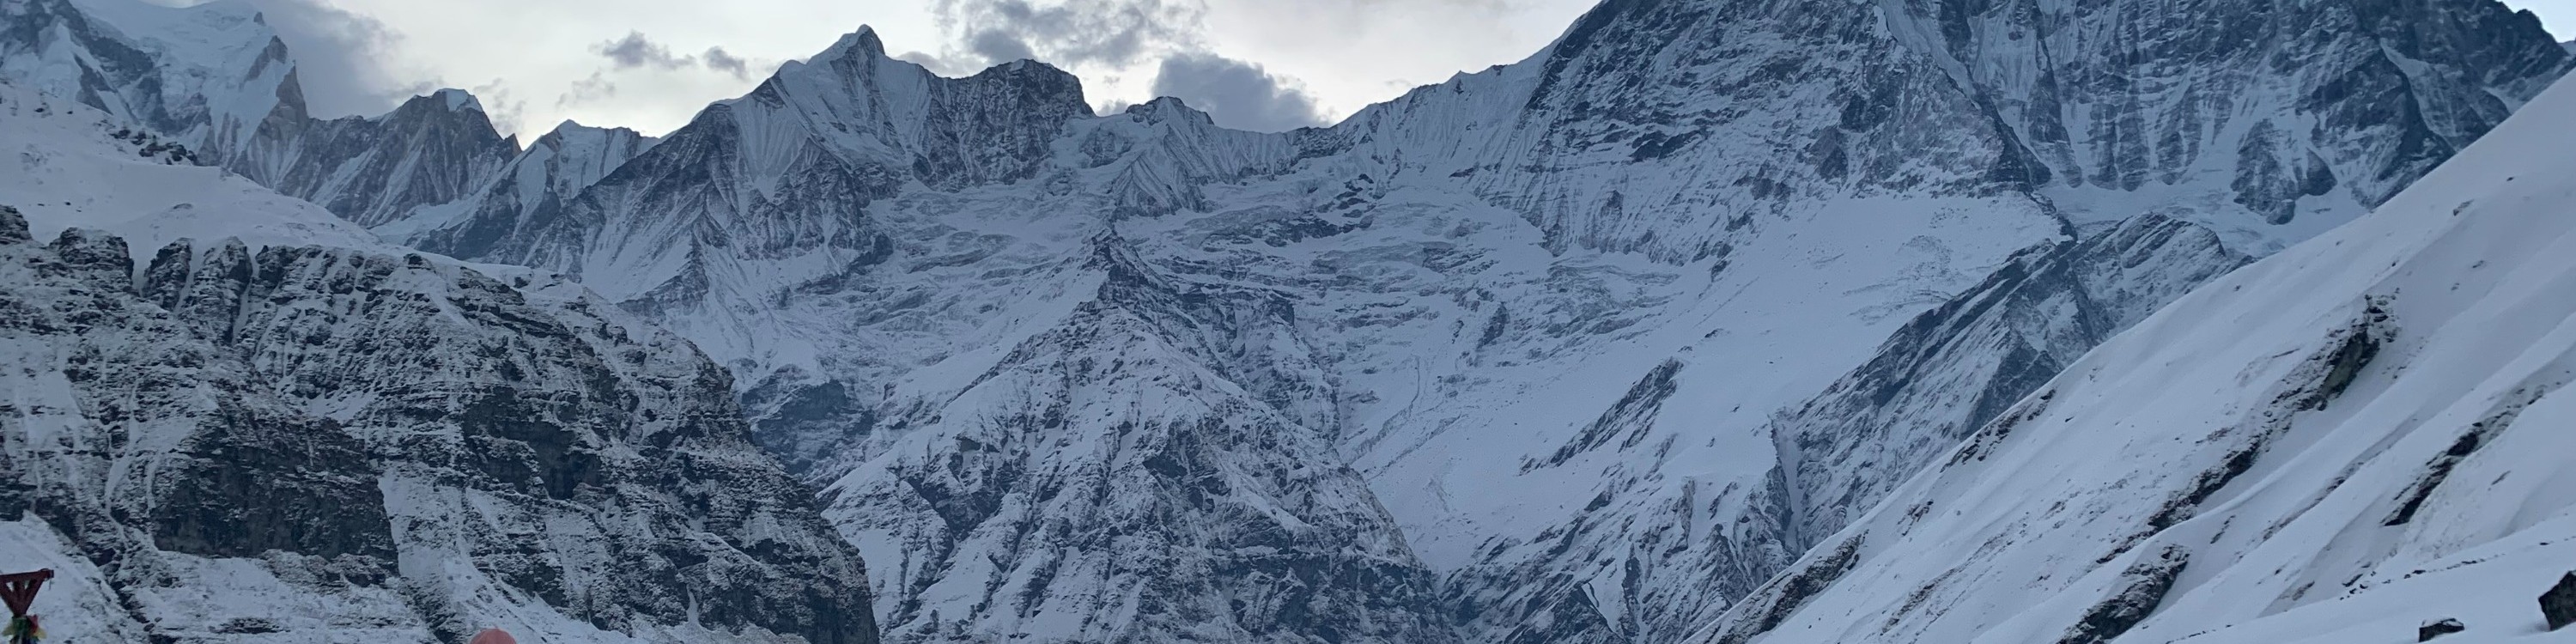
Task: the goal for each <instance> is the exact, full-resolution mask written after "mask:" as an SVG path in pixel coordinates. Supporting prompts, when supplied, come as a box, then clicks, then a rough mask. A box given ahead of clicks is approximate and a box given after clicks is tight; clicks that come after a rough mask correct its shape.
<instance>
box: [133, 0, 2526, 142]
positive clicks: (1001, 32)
mask: <svg viewBox="0 0 2576 644" xmlns="http://www.w3.org/2000/svg"><path fill="white" fill-rule="evenodd" d="M156 1H162V2H187V1H189V0H156ZM226 1H243V2H250V3H253V4H256V5H259V6H260V7H261V8H262V9H263V10H265V11H266V12H267V13H268V14H269V15H270V17H271V23H272V24H274V25H276V26H277V27H278V29H279V30H280V31H281V32H282V33H284V34H285V36H286V38H287V42H288V44H289V45H290V46H291V47H294V48H295V49H296V50H297V52H298V58H299V59H300V60H301V61H302V65H303V67H304V69H305V74H304V82H305V85H306V89H307V94H308V95H309V96H310V98H311V100H312V102H313V103H314V107H315V110H316V111H317V112H319V113H320V115H323V116H340V115H348V114H376V113H382V112H384V111H387V110H389V109H391V108H392V106H393V105H394V104H396V103H398V102H400V101H401V100H402V99H403V98H406V97H409V96H412V95H415V94H425V93H427V92H428V91H429V90H432V89H436V88H439V87H461V88H467V89H471V90H474V92H475V93H476V94H477V95H478V96H480V97H481V98H482V100H483V103H484V105H485V106H486V107H487V108H489V110H490V111H491V112H492V113H493V116H494V117H495V120H496V121H497V124H498V125H500V126H501V127H502V128H503V129H504V130H507V131H511V132H517V133H522V134H524V135H527V136H534V135H536V134H539V133H542V132H543V131H544V130H546V129H550V128H552V127H553V126H554V124H556V123H558V122H561V121H564V120H567V119H573V120H579V121H581V122H583V123H587V124H592V125H615V126H626V127H632V128H636V129H639V130H643V131H645V132H647V133H652V134H659V133H663V132H667V131H669V130H671V129H673V128H677V127H679V126H680V125H682V124H684V123H686V122H688V119H689V118H690V117H691V116H692V115H694V114H696V113H697V111H698V110H699V109H701V108H703V107H704V106H705V105H706V104H707V103H709V102H712V101H716V100H721V99H726V98H731V97H735V96H739V95H741V94H743V93H745V92H747V91H749V90H750V89H751V88H752V87H753V86H754V85H756V84H758V83H759V81H760V80H761V79H762V78H764V77H766V76H767V75H768V74H769V72H770V71H771V70H773V69H775V68H776V67H777V66H778V65H779V64H780V63H782V62H784V61H788V60H795V59H802V58H804V57H806V56H810V55H812V54H813V53H815V52H817V51H820V50H822V49H823V48H824V47H826V46H829V45H830V44H832V42H833V41H835V40H837V39H839V37H840V36H841V35H843V34H846V33H849V32H852V31H855V30H857V29H858V28H859V26H860V25H872V26H874V27H875V28H876V30H877V33H878V34H879V36H880V37H881V38H882V39H883V40H884V41H885V43H886V48H887V50H888V52H889V53H893V54H897V55H899V56H903V57H905V58H908V59H912V60H915V61H916V62H921V63H924V64H925V65H927V66H930V67H931V68H932V69H933V70H934V71H937V72H940V73H942V74H945V75H950V76H962V75H967V74H971V73H973V72H975V71H976V70H979V69H982V68H983V67H985V66H987V65H990V64H994V63H999V62H1005V61H1007V60H1010V59H1013V58H1018V57H1033V58H1036V59H1039V60H1042V61H1046V62H1048V63H1051V64H1054V65H1056V66H1058V67H1063V68H1065V69H1067V70H1068V71H1072V72H1074V73H1075V74H1077V75H1080V76H1081V77H1082V78H1083V80H1084V86H1085V88H1086V91H1087V93H1088V96H1089V98H1090V99H1091V101H1092V102H1093V103H1094V105H1095V106H1097V107H1099V108H1101V109H1116V108H1118V107H1119V106H1122V105H1125V104H1128V103H1134V102H1141V101H1144V100H1146V99H1148V98H1152V97H1153V96H1156V95H1159V94H1172V95H1177V96H1181V97H1182V98H1183V99H1185V100H1189V101H1190V102H1191V103H1192V104H1194V105H1200V106H1201V107H1203V108H1206V109H1208V110H1209V111H1211V112H1212V113H1213V114H1214V116H1215V117H1216V118H1217V119H1218V120H1219V122H1220V123H1224V124H1227V125H1231V126H1235V127H1245V128H1251V129H1265V130H1279V129H1287V128H1290V127H1295V126H1298V125H1309V124H1323V123H1330V122H1333V121H1336V120H1339V119H1341V118H1342V117H1345V116H1348V115H1349V114H1351V113H1352V112H1353V111H1356V110H1358V109H1360V108H1362V107H1365V106H1367V105H1369V104H1371V103H1376V102H1380V101H1384V100H1387V99H1390V98H1393V97H1395V96H1396V95H1398V94H1401V93H1403V92H1404V91H1405V90H1407V89H1410V88H1413V87H1416V86H1420V85H1425V84H1430V83H1437V82H1440V81H1442V80H1444V79H1446V78H1448V77H1449V76H1450V75H1451V74H1455V73H1458V72H1462V71H1475V70H1480V69H1484V68H1485V67H1488V66H1492V65H1497V64H1503V63H1509V62H1513V61H1517V60H1519V59H1521V58H1524V57H1527V56H1529V55H1530V54H1531V53H1533V52H1536V51H1537V50H1538V49H1539V48H1540V47H1543V46H1545V45H1546V44H1547V43H1548V41H1550V40H1553V39H1554V38H1555V37H1556V36H1557V34H1558V33H1559V32H1561V31H1562V30H1563V29H1565V27H1566V26H1567V25H1569V24H1571V23H1572V22H1573V21H1574V19H1575V18H1576V17H1577V16H1579V15H1580V14H1581V13H1582V12H1583V11H1584V10H1586V9H1589V8H1591V6H1592V4H1593V3H1594V0H1297V1H1294V2H1280V1H1277V0H721V1H719V0H439V1H436V2H423V1H420V0H226ZM2507 3H2508V4H2511V5H2513V6H2516V7H2521V8H2527V9H2531V10H2533V11H2535V12H2537V13H2539V14H2540V15H2541V16H2542V17H2543V19H2544V20H2546V21H2548V22H2549V26H2550V27H2551V29H2552V32H2553V33H2558V34H2576V0H2507ZM2571 37H2576V36H2571Z"/></svg>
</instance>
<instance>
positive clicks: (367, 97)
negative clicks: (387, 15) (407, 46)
mask: <svg viewBox="0 0 2576 644" xmlns="http://www.w3.org/2000/svg"><path fill="white" fill-rule="evenodd" d="M252 6H254V7H257V8H258V9H259V12H260V15H261V16H262V17H263V18H265V19H266V20H267V21H268V26H269V28H270V29H272V30H275V31H276V32H277V38H278V40H281V41H284V42H285V43H286V48H287V50H288V51H290V52H292V54H293V55H294V56H295V68H296V80H297V81H298V82H299V83H300V84H301V85H303V89H304V102H305V105H306V107H307V109H309V110H310V111H311V112H312V113H313V114H314V115H315V116H322V117H336V116H346V115H351V114H364V115H375V114H382V113H385V112H389V111H392V110H393V108H394V106H395V105H399V104H401V103H402V101H403V100H404V99H407V98H410V97H411V96H412V95H413V94H414V93H415V92H412V91H410V90H411V89H412V86H413V85H415V84H417V83H414V82H411V79H416V78H419V77H421V76H424V75H426V74H422V73H406V72H398V71H395V70H391V69H387V67H386V64H387V63H386V61H389V60H392V59H393V58H394V56H393V54H394V52H395V50H396V48H397V47H398V46H399V45H400V44H401V43H402V38H403V37H402V33H401V32H398V31H395V30H394V29H393V28H391V27H387V26H385V23H383V22H381V21H378V20H376V19H374V18H370V17H367V16H362V15H358V14H355V13H351V12H349V11H347V10H343V9H340V8H338V7H334V6H331V5H330V4H327V3H325V2H324V1H323V0H255V1H254V2H253V3H252Z"/></svg>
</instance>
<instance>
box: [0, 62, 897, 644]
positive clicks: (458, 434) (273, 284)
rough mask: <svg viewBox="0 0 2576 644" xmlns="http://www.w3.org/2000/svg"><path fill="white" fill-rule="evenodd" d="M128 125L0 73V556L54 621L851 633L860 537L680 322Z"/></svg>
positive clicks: (670, 637) (231, 635)
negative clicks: (435, 248)
mask: <svg viewBox="0 0 2576 644" xmlns="http://www.w3.org/2000/svg"><path fill="white" fill-rule="evenodd" d="M131 127H132V124H131V123H130V122H125V121H122V120H120V119H117V118H115V117H112V116H109V115H107V114H104V113H101V112H97V111H94V110H91V109H89V108H86V107H84V106H82V105H80V104H78V103H72V102H64V101H60V100H58V99H57V97H53V96H47V95H44V94H42V93H40V92H32V91H28V90H26V89H24V88H20V87H17V86H15V85H12V84H9V83H6V82H0V149H6V150H8V151H9V153H10V155H11V156H12V157H13V158H15V159H17V163H18V165H16V166H14V167H13V168H12V172H8V173H0V192H5V193H7V194H10V195H13V198H25V199H29V200H30V201H29V204H30V205H29V207H28V208H27V209H26V212H25V215H26V216H21V213H20V211H19V210H17V209H5V214H0V278H5V279H0V284H5V285H6V286H5V287H0V363H5V364H7V365H8V366H7V367H6V368H0V372H5V375H0V380H6V381H7V382H6V383H0V392H6V393H0V453H5V456H0V472H6V475H5V476H0V478H5V480H6V482H5V483H0V517H5V518H6V519H7V521H6V522H5V523H0V525H5V527H0V533H5V534H4V535H0V559H5V560H8V561H18V562H27V561H41V562H46V564H47V565H52V566H55V567H57V568H59V569H61V570H63V571H66V574H67V575H68V577H67V578H66V580H65V582H64V583H62V584H58V585H57V587H56V588H53V589H51V590H52V591H55V592H49V593H47V597H48V598H49V599H46V600H44V601H41V602H40V603H39V606H38V610H39V611H41V612H43V613H44V614H46V615H48V616H49V617H52V618H54V619H53V620H52V621H49V623H50V624H52V625H55V626H57V627H59V628H58V629H57V631H56V632H57V633H58V634H60V635H62V636H68V637H72V638H74V640H75V641H98V642H143V641H182V642H197V641H289V642H347V641H419V642H431V641H455V640H458V639H461V636H462V635H463V634H465V633H466V632H468V631H470V630H471V629H474V628H480V627H484V626H503V627H508V628H511V629H512V630H514V631H518V632H520V633H522V634H528V635H534V636H537V637H542V638H545V639H546V641H567V642H591V641H596V642H637V641H648V642H649V641H690V642H698V641H709V640H714V641H758V642H769V641H778V640H780V639H782V638H783V639H787V640H790V641H794V640H799V639H801V640H802V641H811V642H825V641H839V642H873V641H875V637H876V636H875V627H874V624H873V617H872V616H873V613H872V611H871V610H870V608H869V603H870V602H869V595H868V592H867V581H866V575H865V572H864V569H863V568H862V566H861V564H860V560H859V559H858V558H857V555H856V554H855V553H853V552H852V551H851V550H850V549H849V548H848V546H847V545H846V543H845V542H843V541H842V540H841V539H840V538H839V537H838V535H836V534H835V533H834V532H833V531H832V530H831V529H830V528H829V527H828V526H827V524H825V523H824V522H823V521H822V519H821V518H820V516H819V514H818V513H817V508H816V507H815V506H814V505H813V503H812V491H811V488H809V487H807V486H805V485H801V484H799V483H798V482H796V481H795V480H794V479H792V478H790V477H789V476H788V475H787V474H786V473H785V472H784V471H783V470H782V469H781V468H780V467H779V466H778V465H777V463H776V461H774V460H773V459H771V458H769V457H768V456H767V455H766V454H764V453H763V452H761V450H759V449H758V448H757V447H755V446H754V445H753V444H752V443H750V442H749V441H747V440H746V438H745V437H746V434H747V431H748V427H747V426H746V425H745V424H744V422H743V421H742V414H741V412H740V410H739V407H738V406H737V405H736V404H735V402H734V395H733V393H732V390H733V387H732V386H731V381H730V378H729V377H728V375H727V374H726V373H725V372H724V371H723V370H722V369H721V368H719V367H717V366H716V365H715V364H713V363H712V362H709V361H708V360H706V359H705V357H704V356H703V354H700V353H699V352H698V351H697V350H696V349H695V348H694V347H693V346H691V345H690V344H689V343H688V342H687V341H685V340H682V339H680V338H678V337H677V336H674V335H671V334H669V333H667V332H664V331H660V330H658V329H655V328H654V327H651V326H650V325H648V324H645V323H643V322H641V321H638V320H635V319H633V318H632V317H631V316H628V315H625V314H623V313H621V312H619V310H618V308H617V307H616V306H615V305H613V304H611V303H609V302H607V301H605V300H601V299H599V298H597V297H596V296H595V295H593V294H591V293H590V292H589V291H587V290H586V289H583V288H581V287H580V286H579V285H577V284H574V283H571V282H569V281H567V280H564V279H562V278H560V277H553V276H546V275H540V274H536V273H530V272H526V271H521V270H516V269H506V268H498V267H489V266H486V267H482V268H480V269H475V268H468V267H465V266H463V265H461V264H459V263H458V262H456V261H454V260H450V259H446V258H439V257H432V256H425V255H420V254H417V253H407V252H405V251H403V250H402V249H400V248H399V247H394V246H390V245H387V244H385V243H383V242H381V241H378V240H376V239H375V238H374V237H373V236H372V235H369V234H368V233H367V232H366V230H365V229H362V228H358V227H356V226H355V225H354V224H350V223H348V222H345V221H343V220H340V219H338V218H337V217H335V216H333V215H331V214H330V213H328V212H325V211H323V210H321V209H320V208H319V207H317V206H314V205H312V204H309V203H306V202H303V201H299V200H296V199H292V198H288V197H284V196H281V195H278V194H276V193H274V192H271V191H268V190H265V189H263V188H260V187H259V186H257V185H255V184H251V183H249V182H248V181H246V180H244V179H242V178H241V177H240V176H238V175H234V174H231V173H228V172H224V171H221V170H218V169H215V168H205V167H197V166H193V165H188V164H184V163H172V162H171V161H172V159H170V158H168V157H166V156H153V155H148V154H144V153H143V152H145V151H149V150H152V149H153V147H152V146H153V144H148V143H141V142H138V141H136V140H135V137H133V136H131V135H130V133H120V132H126V131H128V130H129V129H130V128H131ZM30 218H32V219H35V220H36V221H35V222H34V225H32V226H31V225H30V221H29V219H30ZM92 225H94V226H101V227H106V228H112V229H114V230H116V231H118V232H119V233H122V234H123V235H124V237H122V238H120V237H119V236H118V235H114V234H109V233H105V232H101V231H99V230H98V229H92V228H84V227H83V226H92ZM234 235H238V237H234ZM210 238H211V239H219V240H222V241H217V242H213V243H201V242H198V241H193V240H197V239H210ZM241 238H249V239H252V240H254V241H253V243H244V242H242V241H239V240H240V239H241ZM124 239H136V240H142V242H143V244H144V245H145V247H146V248H157V249H158V250H157V251H155V252H151V253H148V254H145V255H143V256H141V257H136V256H134V255H132V254H130V253H129V252H128V249H127V247H126V242H125V241H123V240H124ZM46 240H51V241H50V243H48V242H47V241H46ZM309 242H324V243H329V244H333V246H312V245H303V244H305V243H309ZM495 271H498V272H495ZM56 598H58V599H56ZM54 601H61V602H62V603H59V604H52V603H47V602H54Z"/></svg>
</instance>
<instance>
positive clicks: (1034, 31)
mask: <svg viewBox="0 0 2576 644" xmlns="http://www.w3.org/2000/svg"><path fill="white" fill-rule="evenodd" d="M933 14H934V16H936V20H937V21H938V22H939V24H940V27H941V28H942V29H944V30H946V31H948V32H949V34H950V35H951V36H952V37H957V38H959V39H960V40H961V41H962V44H963V46H964V48H965V52H964V53H968V54H973V55H975V56H977V57H980V58H983V59H984V62H985V63H986V64H993V63H1003V62H1009V61H1012V60H1018V59H1022V58H1032V59H1037V60H1040V61H1044V62H1047V63H1052V64H1055V65H1058V66H1104V67H1125V66H1128V65H1132V64H1135V63H1137V62H1139V61H1143V60H1148V59H1150V58H1152V57H1153V56H1154V55H1157V54H1162V53H1168V52H1173V51H1181V50H1185V49H1192V48H1195V47H1194V46H1195V44H1196V43H1197V42H1198V40H1199V31H1200V29H1201V25H1202V23H1203V22H1204V20H1205V16H1206V14H1207V5H1206V4H1205V3H1204V2H1202V1H1201V0H1062V1H1060V2H1052V3H1048V4H1045V5H1040V4H1037V3H1034V2H1031V1H1030V0H938V2H937V4H936V5H935V7H934V9H933Z"/></svg>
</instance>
